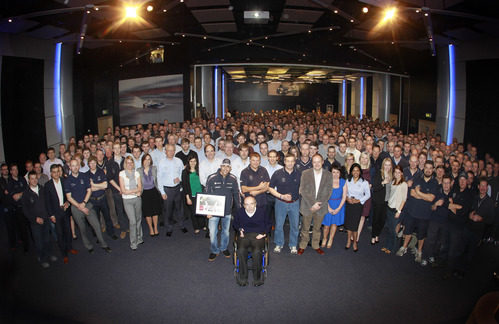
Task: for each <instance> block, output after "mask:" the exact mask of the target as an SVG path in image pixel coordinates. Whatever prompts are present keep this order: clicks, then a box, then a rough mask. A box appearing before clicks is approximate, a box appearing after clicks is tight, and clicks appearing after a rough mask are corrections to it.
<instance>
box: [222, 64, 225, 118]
mask: <svg viewBox="0 0 499 324" xmlns="http://www.w3.org/2000/svg"><path fill="white" fill-rule="evenodd" d="M222 118H225V74H224V73H222Z"/></svg>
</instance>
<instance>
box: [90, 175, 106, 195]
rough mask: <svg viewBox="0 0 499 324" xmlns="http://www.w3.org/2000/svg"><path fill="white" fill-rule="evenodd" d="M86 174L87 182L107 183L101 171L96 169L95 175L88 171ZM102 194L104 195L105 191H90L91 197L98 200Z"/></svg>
mask: <svg viewBox="0 0 499 324" xmlns="http://www.w3.org/2000/svg"><path fill="white" fill-rule="evenodd" d="M87 174H88V177H89V181H90V179H92V181H93V182H94V183H95V184H99V183H103V182H107V176H106V174H105V173H104V171H102V170H101V169H96V170H95V173H92V171H90V170H88V172H87ZM104 194H105V190H97V191H92V196H91V197H94V198H99V197H102V196H103V195H104Z"/></svg>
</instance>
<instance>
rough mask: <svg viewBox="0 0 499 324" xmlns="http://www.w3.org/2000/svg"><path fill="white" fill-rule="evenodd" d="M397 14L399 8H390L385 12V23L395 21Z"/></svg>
mask: <svg viewBox="0 0 499 324" xmlns="http://www.w3.org/2000/svg"><path fill="white" fill-rule="evenodd" d="M396 14H397V8H395V7H392V8H388V9H386V10H385V15H384V17H383V21H385V22H386V21H389V20H393V19H394V18H395V16H396Z"/></svg>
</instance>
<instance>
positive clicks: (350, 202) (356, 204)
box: [345, 163, 371, 252]
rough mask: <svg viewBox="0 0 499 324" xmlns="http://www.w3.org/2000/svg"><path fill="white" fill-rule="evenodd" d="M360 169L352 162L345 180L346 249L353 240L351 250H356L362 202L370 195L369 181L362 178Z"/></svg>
mask: <svg viewBox="0 0 499 324" xmlns="http://www.w3.org/2000/svg"><path fill="white" fill-rule="evenodd" d="M361 173H362V170H361V168H360V165H359V164H358V163H354V164H352V166H351V167H350V172H349V176H348V181H347V198H346V208H345V229H346V230H347V234H348V235H347V244H346V246H345V249H346V250H348V249H349V248H350V245H351V244H352V242H353V251H354V252H357V251H358V250H359V249H358V247H357V230H358V228H359V222H360V216H361V214H362V208H363V205H364V203H365V202H366V201H367V200H368V199H369V198H370V197H371V190H370V189H369V182H367V181H366V180H364V179H363V178H362V175H361Z"/></svg>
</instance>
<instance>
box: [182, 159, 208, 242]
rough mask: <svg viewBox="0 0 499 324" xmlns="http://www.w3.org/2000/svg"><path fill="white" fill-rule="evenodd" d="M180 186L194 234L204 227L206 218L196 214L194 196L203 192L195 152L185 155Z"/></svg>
mask: <svg viewBox="0 0 499 324" xmlns="http://www.w3.org/2000/svg"><path fill="white" fill-rule="evenodd" d="M182 187H183V189H184V195H185V203H186V205H187V210H188V211H189V217H190V218H191V220H192V227H193V228H194V234H199V232H200V230H201V229H202V228H204V227H206V218H205V217H204V216H200V215H196V196H197V194H198V193H200V192H203V188H202V187H201V181H200V180H199V163H198V157H197V155H196V154H191V153H189V155H188V156H187V165H186V166H185V168H184V170H183V171H182Z"/></svg>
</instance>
